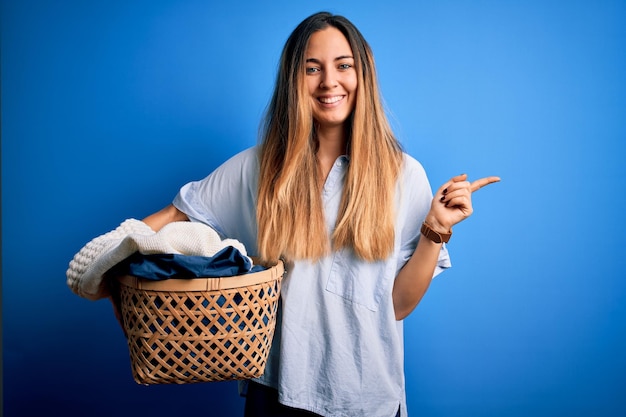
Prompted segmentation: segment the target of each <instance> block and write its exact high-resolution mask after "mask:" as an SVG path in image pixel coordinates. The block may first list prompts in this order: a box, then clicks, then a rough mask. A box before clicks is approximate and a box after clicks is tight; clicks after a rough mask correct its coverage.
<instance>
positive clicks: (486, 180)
mask: <svg viewBox="0 0 626 417" xmlns="http://www.w3.org/2000/svg"><path fill="white" fill-rule="evenodd" d="M498 181H500V177H485V178H481V179H479V180H476V181H474V182H472V184H471V185H470V189H471V190H472V192H474V191H478V190H480V189H481V188H483V187H484V186H486V185H489V184H493V183H494V182H498Z"/></svg>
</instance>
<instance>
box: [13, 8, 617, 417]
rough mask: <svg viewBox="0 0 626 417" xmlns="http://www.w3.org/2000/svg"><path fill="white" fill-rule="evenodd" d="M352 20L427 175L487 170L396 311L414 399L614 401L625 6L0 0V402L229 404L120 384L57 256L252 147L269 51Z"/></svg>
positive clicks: (96, 305)
mask: <svg viewBox="0 0 626 417" xmlns="http://www.w3.org/2000/svg"><path fill="white" fill-rule="evenodd" d="M324 9H327V10H330V11H332V12H336V13H339V14H343V15H346V16H347V17H348V18H350V19H351V20H352V21H353V22H354V23H355V24H356V25H357V26H358V27H359V28H360V29H361V31H362V32H363V34H364V35H365V37H366V38H367V39H368V41H369V42H370V44H371V46H372V48H373V49H374V52H375V56H376V60H377V65H378V72H379V80H380V85H381V89H382V93H383V96H384V99H385V102H386V105H387V107H388V114H389V117H390V119H391V121H392V124H393V127H394V129H395V131H396V133H397V136H398V138H399V139H400V141H401V142H402V144H403V146H404V147H405V149H406V151H407V152H409V153H410V154H411V155H413V156H415V157H416V158H417V159H419V160H420V161H421V162H422V163H423V165H424V166H425V168H426V170H427V172H428V174H429V178H430V180H431V183H432V186H433V187H434V188H437V187H438V186H439V185H440V184H441V183H443V182H444V181H446V180H447V179H448V178H449V177H451V176H453V175H456V174H459V173H462V172H467V173H468V174H469V175H470V177H472V178H477V177H480V176H484V175H500V176H501V177H502V182H501V183H499V184H496V185H492V186H490V187H488V188H486V189H483V190H481V191H480V192H478V193H477V194H476V195H475V198H474V204H475V213H474V215H473V216H472V217H471V218H470V219H468V220H467V221H465V222H464V223H462V224H460V225H458V226H457V227H456V228H455V234H454V237H453V240H452V241H451V244H450V246H449V248H450V252H451V256H452V260H453V268H452V269H451V270H449V271H447V272H445V273H444V274H443V275H441V276H440V277H438V278H436V279H435V281H434V282H433V285H432V286H431V288H430V290H429V293H428V294H427V295H426V297H425V298H424V300H423V301H422V303H421V304H420V305H419V307H418V308H417V309H416V311H415V312H414V313H413V314H412V315H411V316H410V317H409V318H408V319H407V320H406V323H405V324H406V379H407V393H408V405H409V410H410V412H411V415H412V416H429V417H431V416H432V417H456V416H459V417H464V416H506V417H508V416H520V417H521V416H529V415H532V416H534V417H541V416H591V415H593V416H624V415H626V283H625V278H626V274H625V272H624V269H625V267H626V265H625V261H624V259H625V256H624V255H625V254H626V251H625V249H626V244H625V243H624V232H626V230H625V229H626V228H625V227H624V220H623V214H622V212H623V210H624V206H625V203H626V200H625V198H624V191H625V190H624V185H623V184H624V178H625V174H626V169H625V167H624V164H623V163H622V159H623V157H624V156H625V155H626V153H625V152H624V140H625V139H626V75H625V74H626V3H625V2H624V1H587V2H583V1H567V2H565V1H563V2H560V1H554V0H547V1H526V2H517V1H415V2H410V3H409V2H404V1H394V0H390V1H366V0H354V1H343V2H340V1H336V2H331V1H326V0H322V1H319V2H295V1H267V2H265V1H258V2H253V1H249V2H237V1H232V2H228V3H226V2H214V1H173V0H172V1H147V0H146V1H104V0H95V1H78V0H77V1H70V0H57V1H37V0H13V1H9V0H4V1H2V10H1V12H2V21H1V24H2V29H1V30H2V32H1V36H2V44H1V47H2V50H1V52H2V62H1V63H2V68H1V70H2V325H3V346H2V350H3V402H4V404H3V405H4V415H5V416H7V417H18V416H20V417H21V416H39V415H50V414H52V415H59V416H94V417H95V416H107V417H108V416H115V417H125V416H137V415H146V416H151V417H160V416H167V417H171V416H240V415H241V413H242V409H243V401H242V400H241V399H240V398H239V397H238V396H237V389H236V384H235V383H216V384H196V385H188V386H155V387H143V386H139V385H136V384H135V383H134V382H133V380H132V377H131V373H130V363H129V358H128V349H127V347H126V345H125V340H124V337H123V335H122V332H121V330H120V329H119V327H118V326H117V323H116V321H115V318H114V316H113V314H112V311H111V308H110V306H109V304H108V303H107V302H106V301H98V302H91V301H88V300H85V299H82V298H79V297H77V296H76V295H74V294H73V293H71V292H70V290H69V289H68V287H67V286H66V284H65V271H66V269H67V266H68V263H69V261H70V259H71V258H72V256H73V255H74V254H75V253H76V252H78V250H79V249H80V248H81V247H82V246H83V245H84V244H85V243H86V242H88V241H89V240H91V239H92V238H94V237H96V236H98V235H100V234H102V233H105V232H107V231H109V230H111V229H113V228H115V227H116V226H117V225H118V224H119V223H120V222H121V221H123V220H124V219H126V218H130V217H135V218H142V217H144V216H146V215H148V214H150V213H152V212H154V211H156V210H158V209H160V208H161V207H163V206H165V205H166V204H168V203H169V202H170V201H171V199H172V198H173V197H174V195H175V193H176V192H177V190H178V188H179V187H180V186H181V185H183V184H184V183H186V182H188V181H191V180H195V179H200V178H202V177H204V176H205V175H206V174H208V173H209V172H210V171H211V170H212V169H214V168H215V167H216V166H218V165H219V164H220V163H221V162H223V161H224V160H225V159H226V158H228V157H229V156H231V155H233V154H234V153H235V152H238V151H240V150H242V149H244V148H246V147H248V146H251V145H254V144H255V143H256V141H257V128H258V125H259V121H260V118H261V115H262V113H263V110H264V108H265V105H266V104H267V102H268V100H269V98H270V94H271V91H272V87H273V83H274V75H275V69H276V65H277V61H278V57H279V53H280V49H281V48H282V45H283V43H284V41H285V40H286V38H287V36H288V35H289V33H290V32H291V30H292V29H293V28H294V27H295V25H296V24H297V23H298V22H300V21H301V20H302V19H303V18H305V17H306V16H308V15H309V14H311V13H313V12H316V11H319V10H324Z"/></svg>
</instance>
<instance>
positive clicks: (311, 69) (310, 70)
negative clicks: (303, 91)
mask: <svg viewBox="0 0 626 417" xmlns="http://www.w3.org/2000/svg"><path fill="white" fill-rule="evenodd" d="M319 70H320V69H319V68H316V67H308V68H307V69H306V73H307V74H315V73H316V72H318V71H319Z"/></svg>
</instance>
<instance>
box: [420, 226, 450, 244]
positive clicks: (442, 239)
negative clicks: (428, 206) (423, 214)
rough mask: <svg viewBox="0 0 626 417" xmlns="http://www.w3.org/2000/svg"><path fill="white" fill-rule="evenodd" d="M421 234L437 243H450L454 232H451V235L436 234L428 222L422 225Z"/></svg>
mask: <svg viewBox="0 0 626 417" xmlns="http://www.w3.org/2000/svg"><path fill="white" fill-rule="evenodd" d="M421 232H422V234H423V235H424V236H425V237H426V238H427V239H429V240H432V241H433V242H435V243H448V242H449V241H450V237H451V236H452V231H450V233H439V232H436V231H434V230H433V229H432V228H431V227H430V225H429V224H428V223H426V222H424V223H422V230H421Z"/></svg>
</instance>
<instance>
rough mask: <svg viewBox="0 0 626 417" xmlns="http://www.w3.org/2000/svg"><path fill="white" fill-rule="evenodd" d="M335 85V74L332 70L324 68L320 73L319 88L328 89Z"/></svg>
mask: <svg viewBox="0 0 626 417" xmlns="http://www.w3.org/2000/svg"><path fill="white" fill-rule="evenodd" d="M336 86H337V74H335V71H333V70H326V71H324V72H323V73H322V79H321V80H320V88H324V89H330V88H333V87H336Z"/></svg>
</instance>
